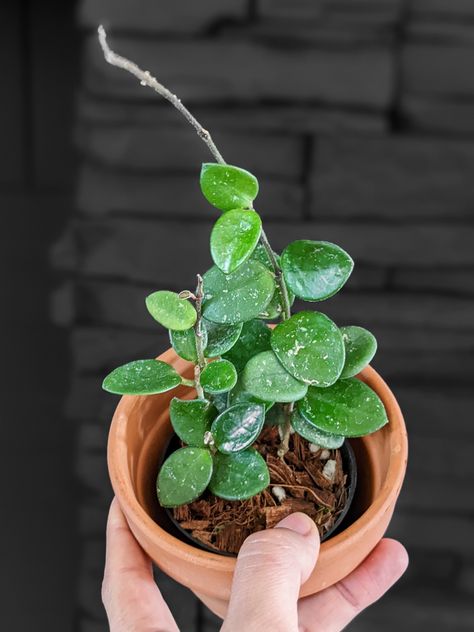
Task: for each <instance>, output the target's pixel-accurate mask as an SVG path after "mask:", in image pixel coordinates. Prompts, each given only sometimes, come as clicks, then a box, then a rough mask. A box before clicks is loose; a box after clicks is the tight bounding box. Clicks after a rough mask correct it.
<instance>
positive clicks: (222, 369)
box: [201, 360, 237, 393]
mask: <svg viewBox="0 0 474 632" xmlns="http://www.w3.org/2000/svg"><path fill="white" fill-rule="evenodd" d="M236 382H237V371H236V370H235V367H234V365H233V364H232V362H229V361H228V360H216V361H215V362H211V363H210V364H208V365H207V366H206V368H205V369H204V370H203V371H202V373H201V386H202V387H203V389H204V390H205V391H207V392H208V393H225V392H227V391H230V390H231V389H232V388H234V386H235V383H236Z"/></svg>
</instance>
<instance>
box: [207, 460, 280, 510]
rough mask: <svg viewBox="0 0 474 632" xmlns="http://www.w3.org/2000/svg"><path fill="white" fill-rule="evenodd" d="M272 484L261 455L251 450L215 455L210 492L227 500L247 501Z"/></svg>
mask: <svg viewBox="0 0 474 632" xmlns="http://www.w3.org/2000/svg"><path fill="white" fill-rule="evenodd" d="M269 484H270V474H269V472H268V467H267V464H266V463H265V461H264V460H263V458H262V457H261V456H260V454H259V453H258V452H257V451H256V450H254V449H253V448H250V449H248V450H244V451H243V452H236V453H235V454H220V453H219V452H218V453H217V454H215V455H214V473H213V476H212V478H211V482H210V483H209V490H210V491H211V492H212V493H213V494H214V495H215V496H219V498H224V499H225V500H245V499H246V498H251V497H252V496H255V494H258V493H259V492H261V491H262V490H263V489H265V487H267V486H268V485H269Z"/></svg>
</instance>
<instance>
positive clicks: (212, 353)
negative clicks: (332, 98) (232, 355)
mask: <svg viewBox="0 0 474 632" xmlns="http://www.w3.org/2000/svg"><path fill="white" fill-rule="evenodd" d="M202 324H203V330H204V329H205V330H206V334H207V342H206V349H205V351H204V355H205V356H206V358H216V357H217V356H221V355H222V354H224V353H226V352H227V351H229V349H232V347H233V346H234V345H235V343H236V342H237V340H238V338H239V336H240V333H241V331H242V323H237V324H235V325H221V324H220V323H213V322H212V321H210V320H206V319H205V318H203V319H202Z"/></svg>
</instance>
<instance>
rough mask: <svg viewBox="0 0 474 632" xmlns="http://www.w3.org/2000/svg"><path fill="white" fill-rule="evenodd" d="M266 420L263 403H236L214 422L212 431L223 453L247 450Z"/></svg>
mask: <svg viewBox="0 0 474 632" xmlns="http://www.w3.org/2000/svg"><path fill="white" fill-rule="evenodd" d="M264 420H265V406H263V405H262V404H245V403H244V404H235V405H234V406H231V407H230V408H228V409H227V410H225V411H224V412H223V413H221V414H220V415H219V416H218V417H217V418H216V419H215V420H214V422H213V424H212V428H211V433H212V436H213V437H214V441H215V444H216V447H217V449H218V450H219V451H220V452H222V453H223V454H231V453H232V452H240V451H241V450H245V448H248V447H249V446H250V445H252V443H253V442H254V441H255V440H256V439H257V437H258V435H259V434H260V431H261V429H262V427H263V422H264Z"/></svg>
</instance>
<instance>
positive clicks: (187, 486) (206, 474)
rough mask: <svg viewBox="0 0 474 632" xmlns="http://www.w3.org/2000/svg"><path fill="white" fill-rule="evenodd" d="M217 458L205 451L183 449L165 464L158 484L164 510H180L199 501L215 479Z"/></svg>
mask: <svg viewBox="0 0 474 632" xmlns="http://www.w3.org/2000/svg"><path fill="white" fill-rule="evenodd" d="M212 472H213V459H212V456H211V453H210V452H209V450H206V449H204V448H181V449H179V450H176V452H173V454H171V455H170V456H169V457H168V458H167V459H166V461H165V462H164V463H163V465H162V466H161V469H160V473H159V474H158V479H157V481H156V491H157V494H158V500H159V501H160V505H162V507H177V506H178V505H186V504H187V503H190V502H192V501H193V500H196V498H198V497H199V496H200V495H201V494H202V493H203V491H204V490H205V489H206V487H207V486H208V484H209V481H210V480H211V476H212Z"/></svg>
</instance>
